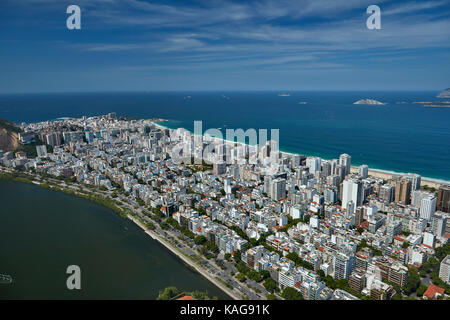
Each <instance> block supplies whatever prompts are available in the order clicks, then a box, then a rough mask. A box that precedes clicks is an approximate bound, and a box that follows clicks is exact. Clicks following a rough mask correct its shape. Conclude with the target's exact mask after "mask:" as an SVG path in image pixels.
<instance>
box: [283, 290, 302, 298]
mask: <svg viewBox="0 0 450 320" xmlns="http://www.w3.org/2000/svg"><path fill="white" fill-rule="evenodd" d="M281 296H282V297H283V298H284V299H286V300H303V296H302V294H301V293H300V292H299V291H297V290H295V289H294V288H291V287H287V288H285V289H284V290H283V293H282V294H281Z"/></svg>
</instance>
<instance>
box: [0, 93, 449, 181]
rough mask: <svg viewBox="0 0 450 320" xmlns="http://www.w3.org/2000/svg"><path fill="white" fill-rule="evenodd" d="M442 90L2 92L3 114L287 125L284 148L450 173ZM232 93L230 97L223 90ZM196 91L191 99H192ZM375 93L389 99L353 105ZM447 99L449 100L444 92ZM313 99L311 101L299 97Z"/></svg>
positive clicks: (29, 118) (189, 124)
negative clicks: (426, 103) (430, 103)
mask: <svg viewBox="0 0 450 320" xmlns="http://www.w3.org/2000/svg"><path fill="white" fill-rule="evenodd" d="M438 92H439V91H436V92H290V96H286V97H281V96H278V93H277V92H228V93H227V92H159V93H80V94H33V95H0V117H1V118H6V119H9V120H11V121H15V122H21V121H25V122H34V121H44V120H50V119H56V118H59V117H65V116H71V117H81V116H83V115H87V116H92V115H100V114H105V113H108V112H116V113H117V114H118V115H122V116H132V117H136V118H153V117H155V118H165V119H168V120H169V121H167V122H165V123H164V125H166V126H169V127H172V128H177V127H183V128H186V129H188V130H193V125H194V120H202V121H203V130H206V129H208V128H222V130H223V131H224V130H225V129H226V128H230V129H237V128H242V129H244V130H246V129H248V128H255V129H260V128H262V129H279V130H280V148H281V150H283V151H287V152H293V153H300V154H304V155H315V156H320V157H323V158H325V159H331V158H337V157H338V156H339V154H341V153H348V154H350V155H351V156H352V164H354V165H360V164H368V165H369V166H370V167H371V168H374V169H382V170H390V171H397V172H415V173H419V174H421V175H422V176H424V177H430V178H435V179H443V180H450V165H449V160H448V159H450V125H449V123H450V108H427V107H424V106H423V105H422V104H416V103H413V102H415V101H438V100H442V99H438V98H436V95H437V94H438ZM223 94H224V95H225V97H224V96H223ZM187 96H190V98H187ZM363 98H372V99H376V100H379V101H383V102H386V103H387V104H386V105H385V106H365V105H353V102H355V101H357V100H359V99H363ZM444 100H445V99H444ZM302 101H306V102H307V104H299V102H302Z"/></svg>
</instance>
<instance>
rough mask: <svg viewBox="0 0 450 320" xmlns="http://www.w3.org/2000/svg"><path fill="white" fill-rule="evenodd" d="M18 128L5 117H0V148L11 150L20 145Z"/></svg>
mask: <svg viewBox="0 0 450 320" xmlns="http://www.w3.org/2000/svg"><path fill="white" fill-rule="evenodd" d="M19 132H20V129H19V128H17V127H16V126H15V125H14V124H12V123H10V122H9V121H7V120H5V119H0V150H3V151H12V150H16V149H18V148H19V147H20V143H19V135H18V133H19Z"/></svg>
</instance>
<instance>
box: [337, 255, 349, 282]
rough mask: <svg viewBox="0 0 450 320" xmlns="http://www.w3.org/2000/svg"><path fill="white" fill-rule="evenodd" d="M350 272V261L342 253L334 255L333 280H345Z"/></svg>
mask: <svg viewBox="0 0 450 320" xmlns="http://www.w3.org/2000/svg"><path fill="white" fill-rule="evenodd" d="M352 270H353V264H352V259H351V258H350V257H349V256H347V255H345V254H343V253H338V254H336V256H335V257H334V278H335V279H347V278H348V277H349V276H350V273H351V272H352Z"/></svg>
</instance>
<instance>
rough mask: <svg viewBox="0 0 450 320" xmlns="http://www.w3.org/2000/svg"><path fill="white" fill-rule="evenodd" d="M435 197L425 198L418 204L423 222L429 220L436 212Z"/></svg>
mask: <svg viewBox="0 0 450 320" xmlns="http://www.w3.org/2000/svg"><path fill="white" fill-rule="evenodd" d="M436 202H437V201H436V197H435V196H433V195H429V196H426V197H424V198H423V199H422V201H421V202H420V217H421V218H422V219H425V220H431V217H432V216H433V214H434V212H435V211H436Z"/></svg>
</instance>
